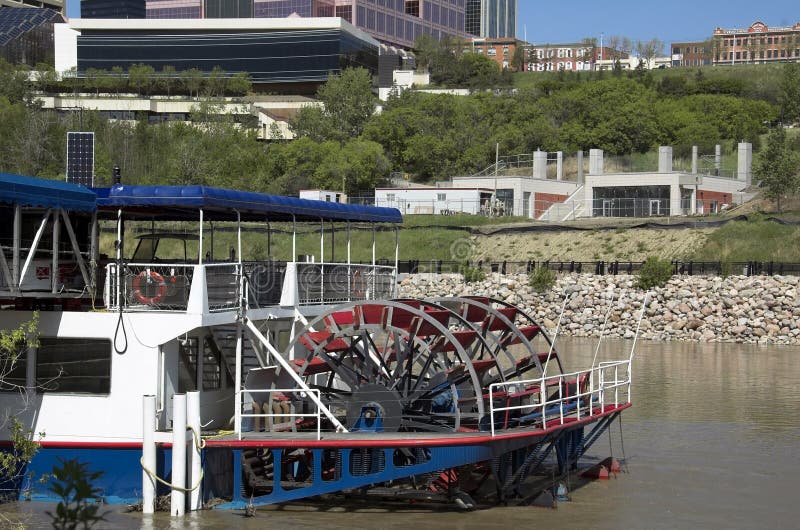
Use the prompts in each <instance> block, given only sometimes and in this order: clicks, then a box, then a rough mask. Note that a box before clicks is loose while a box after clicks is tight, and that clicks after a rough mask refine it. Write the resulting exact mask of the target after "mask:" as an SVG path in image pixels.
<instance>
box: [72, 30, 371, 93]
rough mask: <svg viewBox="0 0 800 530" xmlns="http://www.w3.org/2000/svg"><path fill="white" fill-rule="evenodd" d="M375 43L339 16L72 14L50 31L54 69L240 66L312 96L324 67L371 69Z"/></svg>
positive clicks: (233, 69)
mask: <svg viewBox="0 0 800 530" xmlns="http://www.w3.org/2000/svg"><path fill="white" fill-rule="evenodd" d="M378 50H379V43H378V42H377V41H376V40H375V39H373V38H372V37H370V36H369V35H367V34H366V33H364V32H363V31H361V30H359V29H357V28H355V27H353V26H352V25H351V24H349V23H348V22H347V21H345V20H343V19H341V18H299V17H291V18H282V19H274V18H273V19H263V18H262V19H259V18H251V19H228V18H217V19H199V20H170V19H165V20H146V19H140V20H119V19H75V20H72V21H70V23H69V26H68V30H67V31H63V32H56V51H57V58H58V60H57V64H56V69H57V70H58V71H59V72H63V71H65V70H68V69H70V68H72V67H75V68H77V73H78V75H79V76H82V75H84V74H85V72H86V70H87V69H89V68H94V69H98V70H107V71H110V70H111V69H112V68H113V67H115V66H121V67H122V68H123V69H124V70H128V69H129V67H130V66H131V65H134V64H140V63H141V64H145V65H150V66H152V67H153V68H154V69H155V70H156V71H161V70H162V69H163V67H164V66H172V67H174V68H175V69H176V71H177V75H180V72H182V71H186V70H191V69H198V70H200V71H201V72H203V73H205V74H208V73H210V72H211V71H212V70H213V69H214V67H217V66H218V67H220V68H222V69H223V70H224V71H225V72H226V73H227V74H229V75H232V74H234V73H237V72H247V73H248V74H249V75H250V78H251V80H252V82H253V84H254V85H255V86H257V88H259V90H261V91H264V90H268V91H271V92H275V93H282V94H285V93H289V94H313V93H314V92H316V89H317V88H318V87H319V85H320V84H321V83H324V82H325V81H327V79H328V77H329V75H330V74H331V73H333V74H336V73H339V72H341V71H342V70H343V69H345V68H348V67H363V68H366V69H367V70H369V71H370V72H372V73H373V74H377V68H378Z"/></svg>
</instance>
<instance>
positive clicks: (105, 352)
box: [36, 337, 111, 394]
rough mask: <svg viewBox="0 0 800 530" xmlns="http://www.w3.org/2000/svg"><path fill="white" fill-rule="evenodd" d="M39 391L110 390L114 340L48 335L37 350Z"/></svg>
mask: <svg viewBox="0 0 800 530" xmlns="http://www.w3.org/2000/svg"><path fill="white" fill-rule="evenodd" d="M36 388H37V391H38V392H78V393H87V394H108V393H109V391H110V390H111V341H110V340H108V339H84V338H80V339H73V338H69V339H66V338H45V337H42V338H41V339H40V340H39V348H38V350H37V352H36Z"/></svg>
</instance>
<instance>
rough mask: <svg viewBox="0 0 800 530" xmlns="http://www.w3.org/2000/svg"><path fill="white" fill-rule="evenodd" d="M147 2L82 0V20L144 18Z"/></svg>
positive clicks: (139, 0) (136, 0)
mask: <svg viewBox="0 0 800 530" xmlns="http://www.w3.org/2000/svg"><path fill="white" fill-rule="evenodd" d="M145 4H146V0H81V18H144V17H145Z"/></svg>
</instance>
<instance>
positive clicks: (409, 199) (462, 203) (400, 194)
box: [375, 186, 494, 215]
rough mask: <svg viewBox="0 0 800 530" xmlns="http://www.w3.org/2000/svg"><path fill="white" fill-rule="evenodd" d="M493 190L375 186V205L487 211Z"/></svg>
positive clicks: (414, 210)
mask: <svg viewBox="0 0 800 530" xmlns="http://www.w3.org/2000/svg"><path fill="white" fill-rule="evenodd" d="M493 193H494V190H492V189H490V188H486V187H481V186H473V187H451V188H445V187H442V188H432V187H415V188H376V189H375V206H386V207H391V208H397V209H398V210H400V213H402V214H403V215H412V214H436V215H440V214H441V215H448V214H454V213H468V214H473V215H477V214H480V213H484V212H486V211H487V209H488V207H489V204H490V202H491V199H492V194H493Z"/></svg>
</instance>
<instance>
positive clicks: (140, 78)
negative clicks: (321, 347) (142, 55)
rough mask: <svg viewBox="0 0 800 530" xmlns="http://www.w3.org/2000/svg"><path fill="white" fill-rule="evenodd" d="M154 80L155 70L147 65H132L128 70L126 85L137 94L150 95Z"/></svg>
mask: <svg viewBox="0 0 800 530" xmlns="http://www.w3.org/2000/svg"><path fill="white" fill-rule="evenodd" d="M154 79H155V69H153V67H152V66H150V65H149V64H141V63H139V64H132V65H131V66H130V68H128V83H130V85H131V88H133V89H134V90H136V91H137V92H138V93H139V94H150V91H151V88H152V86H153V80H154Z"/></svg>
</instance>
